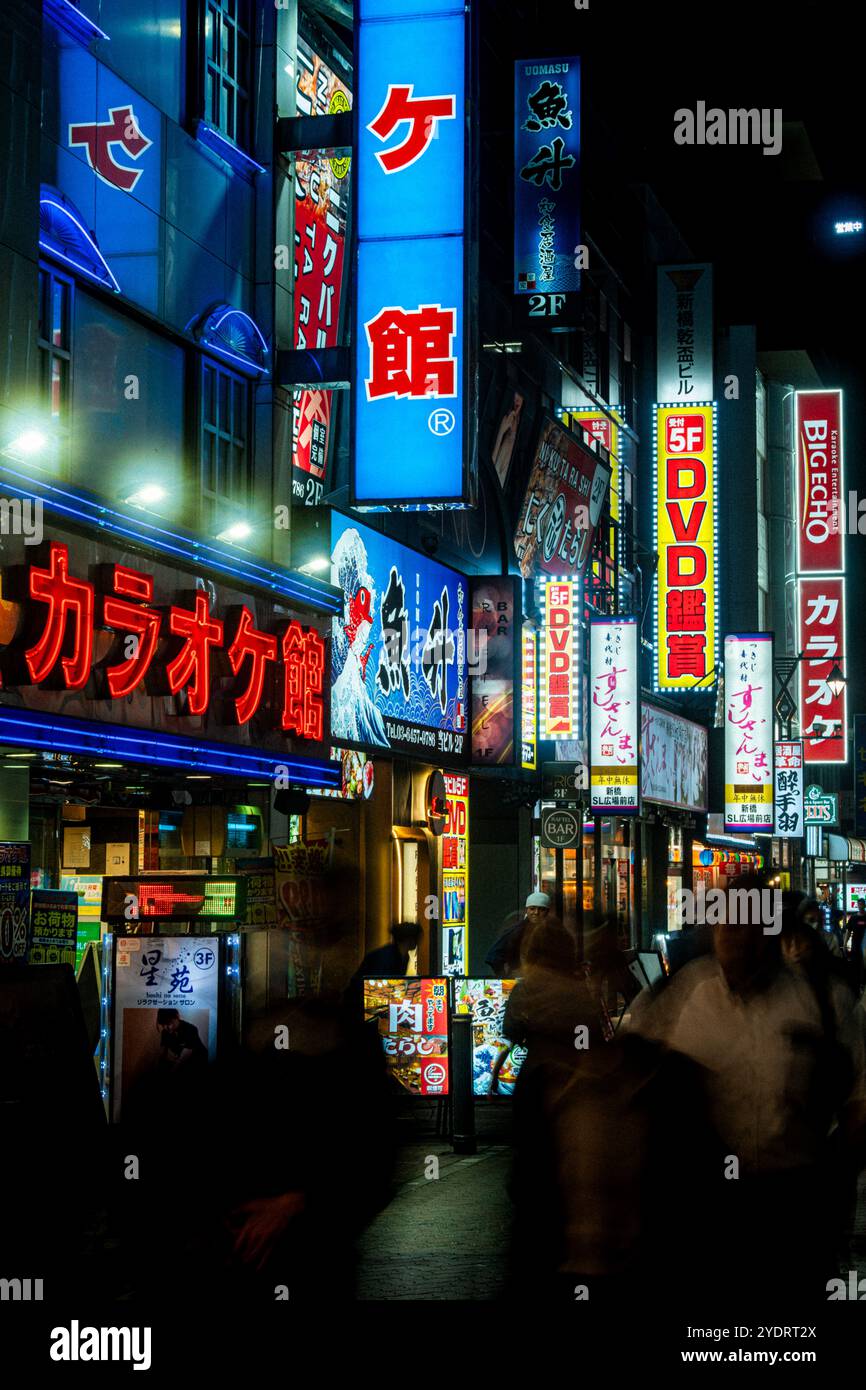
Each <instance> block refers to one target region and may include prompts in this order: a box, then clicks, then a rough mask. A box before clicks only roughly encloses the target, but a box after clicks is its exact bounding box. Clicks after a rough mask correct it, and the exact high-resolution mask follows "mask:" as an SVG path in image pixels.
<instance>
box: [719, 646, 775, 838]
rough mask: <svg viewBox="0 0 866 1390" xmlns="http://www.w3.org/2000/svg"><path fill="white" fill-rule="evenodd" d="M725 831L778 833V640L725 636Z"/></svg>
mask: <svg viewBox="0 0 866 1390" xmlns="http://www.w3.org/2000/svg"><path fill="white" fill-rule="evenodd" d="M725 830H726V831H731V830H733V831H740V832H746V833H755V832H756V831H761V832H764V833H766V834H770V835H771V834H772V833H773V638H772V636H771V634H770V633H768V632H750V633H732V634H730V635H729V636H727V637H726V638H725Z"/></svg>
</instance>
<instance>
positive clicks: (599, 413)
mask: <svg viewBox="0 0 866 1390" xmlns="http://www.w3.org/2000/svg"><path fill="white" fill-rule="evenodd" d="M570 423H571V424H572V425H580V427H581V429H582V430H583V432H584V434H585V435H587V437H588V438H589V439H597V440H598V442H599V444H601V446H602V448H604V449H606V450H607V455H608V458H609V460H610V468H611V476H610V516H611V520H612V521H619V489H620V480H619V425H618V424H617V423H616V421H615V420H612V419H611V417H610V416H609V415H608V414H607V413H606V411H604V410H573V411H572V412H571V415H570Z"/></svg>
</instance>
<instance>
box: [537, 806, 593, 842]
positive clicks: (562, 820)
mask: <svg viewBox="0 0 866 1390" xmlns="http://www.w3.org/2000/svg"><path fill="white" fill-rule="evenodd" d="M582 832H583V816H582V814H579V813H578V812H577V811H569V810H568V809H567V808H566V807H564V806H545V807H543V808H542V811H541V844H542V847H543V848H544V849H574V847H575V845H579V844H580V840H581V834H582Z"/></svg>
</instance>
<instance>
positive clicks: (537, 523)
mask: <svg viewBox="0 0 866 1390" xmlns="http://www.w3.org/2000/svg"><path fill="white" fill-rule="evenodd" d="M609 482H610V469H609V468H608V467H606V466H605V465H604V464H603V463H602V462H601V460H600V459H599V458H597V457H596V455H595V454H594V453H593V452H592V451H591V450H590V449H588V448H587V446H586V444H585V443H584V442H583V440H582V439H578V437H577V435H575V434H572V433H571V431H570V430H567V429H566V428H565V427H564V425H561V424H559V422H558V421H556V420H554V419H553V418H552V417H550V416H545V418H544V420H543V423H542V426H541V433H540V435H539V438H538V445H537V447H536V450H535V459H534V460H533V464H532V471H531V472H530V475H529V482H528V483H527V486H526V496H525V497H524V499H523V506H522V507H521V510H520V519H519V520H518V523H517V529H516V530H515V532H514V552H515V554H516V556H517V560H518V563H519V565H520V573H521V574H522V575H523V578H524V579H529V578H530V577H531V576H532V575H533V574H537V573H544V574H550V575H566V576H576V575H579V574H582V573H583V570H584V569H585V568H586V563H587V560H588V559H589V552H590V548H591V545H592V538H593V535H594V534H595V528H596V526H597V524H598V520H599V517H600V516H601V513H602V508H603V506H604V499H605V495H606V493H607V485H608V483H609Z"/></svg>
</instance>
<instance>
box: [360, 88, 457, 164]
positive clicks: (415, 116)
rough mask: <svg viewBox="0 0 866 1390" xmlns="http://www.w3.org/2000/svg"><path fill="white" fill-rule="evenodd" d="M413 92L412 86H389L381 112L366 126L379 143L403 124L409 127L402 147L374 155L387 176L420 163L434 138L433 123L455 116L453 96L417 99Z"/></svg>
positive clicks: (451, 118)
mask: <svg viewBox="0 0 866 1390" xmlns="http://www.w3.org/2000/svg"><path fill="white" fill-rule="evenodd" d="M414 90H415V88H414V85H413V84H411V83H410V84H408V85H406V86H403V85H394V84H392V85H391V86H389V87H388V91H387V94H386V96H385V101H384V103H383V105H382V109H381V111H380V112H379V114H378V116H376V117H375V119H374V120H372V121H371V122H370V124H369V125H368V126H367V129H368V130H371V131H372V132H373V134H374V135H375V136H377V137H378V139H380V140H387V139H388V137H389V135H391V133H392V132H393V131H394V130H395V129H396V127H397V126H398V125H400V123H401V122H402V121H408V123H409V133H408V135H407V136H406V139H405V140H404V141H403V143H402V144H401V145H392V147H391V149H390V150H377V151H376V158H377V159H378V161H379V163H380V164H381V166H382V168H383V169H384V171H385V173H386V174H397V173H400V172H401V171H402V170H403V169H408V168H409V165H410V164H414V163H415V160H416V159H420V158H421V156H422V154H424V153H425V151H426V150H427V149H428V148H429V145H430V142H431V141H432V139H433V137H434V136H435V134H436V122H437V121H448V120H453V119H454V117H455V116H456V114H457V97H456V95H451V96H439V97H416V96H413V95H412V93H413V92H414Z"/></svg>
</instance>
